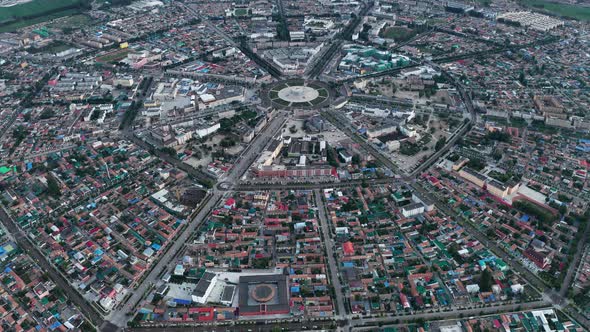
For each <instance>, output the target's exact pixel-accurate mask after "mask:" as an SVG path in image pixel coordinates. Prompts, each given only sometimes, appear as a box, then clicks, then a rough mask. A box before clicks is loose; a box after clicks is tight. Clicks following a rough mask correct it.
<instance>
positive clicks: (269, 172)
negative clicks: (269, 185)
mask: <svg viewBox="0 0 590 332" xmlns="http://www.w3.org/2000/svg"><path fill="white" fill-rule="evenodd" d="M254 173H255V174H256V176H258V177H276V178H284V177H314V176H332V175H334V173H335V169H334V168H333V167H332V166H328V165H317V166H314V165H312V166H304V167H301V166H284V165H274V166H260V167H259V168H257V169H255V170H254Z"/></svg>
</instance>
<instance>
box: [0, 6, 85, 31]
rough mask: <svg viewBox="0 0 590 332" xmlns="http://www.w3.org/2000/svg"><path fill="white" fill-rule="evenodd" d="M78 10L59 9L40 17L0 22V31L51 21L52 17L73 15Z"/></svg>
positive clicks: (14, 29)
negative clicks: (56, 11) (6, 22)
mask: <svg viewBox="0 0 590 332" xmlns="http://www.w3.org/2000/svg"><path fill="white" fill-rule="evenodd" d="M0 11H2V9H0ZM78 12H79V11H78V10H77V9H68V10H64V11H61V12H59V13H54V14H49V15H46V16H40V17H35V18H31V19H25V20H18V21H14V22H12V23H8V24H2V25H0V32H9V31H16V30H18V29H20V28H24V27H28V26H30V25H33V24H38V23H43V22H47V21H51V20H53V19H56V18H59V17H63V16H68V15H74V14H77V13H78Z"/></svg>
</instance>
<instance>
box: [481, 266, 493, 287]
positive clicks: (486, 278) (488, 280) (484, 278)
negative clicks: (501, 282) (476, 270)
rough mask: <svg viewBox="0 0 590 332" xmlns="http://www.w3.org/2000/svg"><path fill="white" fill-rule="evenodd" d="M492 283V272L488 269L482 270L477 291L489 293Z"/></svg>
mask: <svg viewBox="0 0 590 332" xmlns="http://www.w3.org/2000/svg"><path fill="white" fill-rule="evenodd" d="M493 282H494V278H493V277H492V272H490V270H489V269H488V268H486V269H485V270H483V272H482V273H481V278H480V279H479V289H480V291H482V292H490V291H491V290H492V284H493Z"/></svg>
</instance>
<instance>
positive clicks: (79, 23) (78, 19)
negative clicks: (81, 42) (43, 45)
mask: <svg viewBox="0 0 590 332" xmlns="http://www.w3.org/2000/svg"><path fill="white" fill-rule="evenodd" d="M91 22H92V19H91V18H90V17H89V16H88V15H84V14H77V15H72V16H68V17H63V18H60V19H59V20H56V21H55V22H52V23H51V24H49V25H48V26H49V27H52V28H58V29H63V28H70V29H77V28H81V27H84V26H87V25H89V24H90V23H91Z"/></svg>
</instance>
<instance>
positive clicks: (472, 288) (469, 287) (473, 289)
mask: <svg viewBox="0 0 590 332" xmlns="http://www.w3.org/2000/svg"><path fill="white" fill-rule="evenodd" d="M465 289H466V290H467V292H468V293H470V294H473V293H479V285H477V284H471V285H467V286H465Z"/></svg>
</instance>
